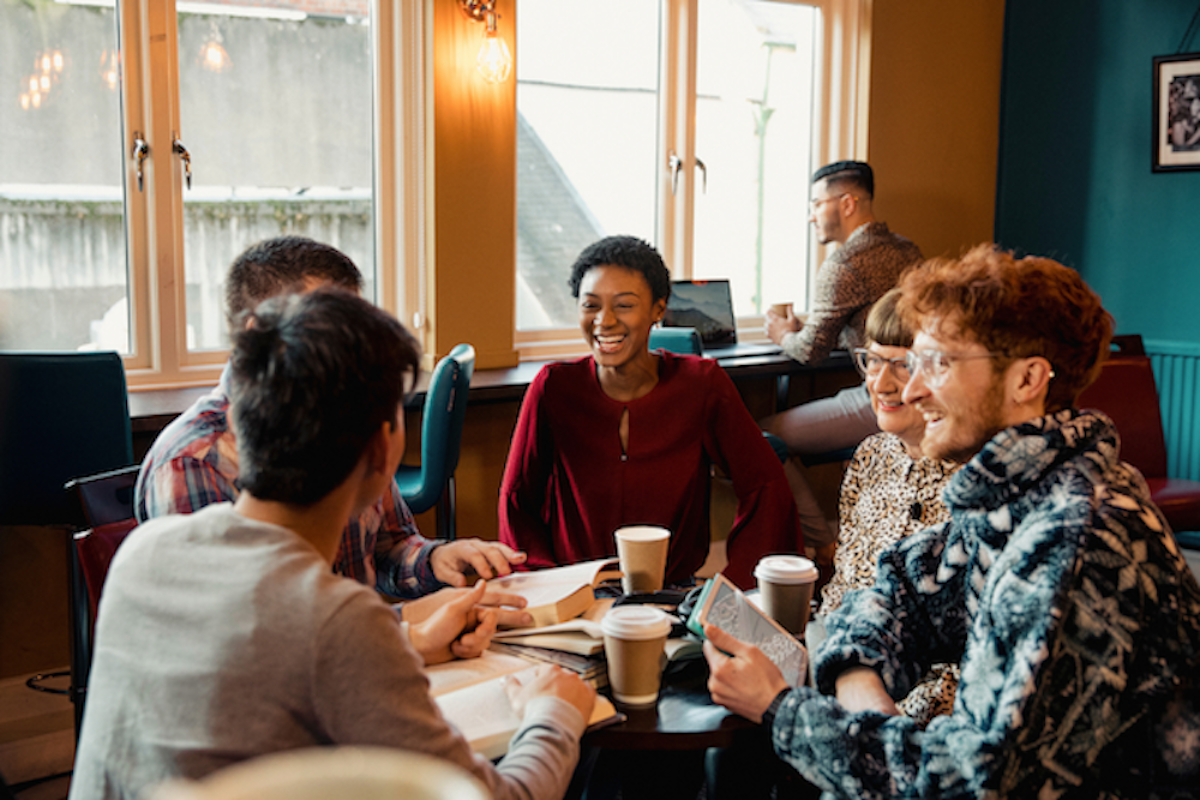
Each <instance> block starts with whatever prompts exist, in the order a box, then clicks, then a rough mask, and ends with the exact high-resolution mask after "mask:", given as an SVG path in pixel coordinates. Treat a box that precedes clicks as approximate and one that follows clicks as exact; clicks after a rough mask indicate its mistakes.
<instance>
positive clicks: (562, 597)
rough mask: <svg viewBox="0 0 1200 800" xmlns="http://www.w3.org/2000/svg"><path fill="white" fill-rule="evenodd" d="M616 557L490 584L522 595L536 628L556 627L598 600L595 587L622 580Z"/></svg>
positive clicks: (542, 571)
mask: <svg viewBox="0 0 1200 800" xmlns="http://www.w3.org/2000/svg"><path fill="white" fill-rule="evenodd" d="M618 563H619V562H618V561H617V559H615V558H601V559H597V560H596V561H584V562H582V563H579V564H571V565H570V566H566V567H551V568H550V569H540V570H536V571H532V572H514V573H512V574H511V575H505V576H503V577H501V578H493V579H492V580H490V581H488V584H489V585H490V586H491V587H492V588H494V589H496V590H498V591H502V592H511V593H512V594H519V595H521V596H522V597H524V598H525V600H526V602H527V603H528V605H527V606H526V607H525V610H526V611H528V612H529V613H530V614H532V615H533V624H534V626H535V627H536V626H542V625H554V624H556V623H559V622H565V621H567V620H569V619H574V618H575V617H578V616H579V615H580V614H582V613H583V612H585V611H587V610H588V608H590V607H591V605H592V603H594V602H595V601H596V593H595V592H594V591H593V587H594V586H596V585H597V584H599V583H601V582H603V581H606V580H610V579H613V578H619V577H621V571H620V570H619V569H617V564H618Z"/></svg>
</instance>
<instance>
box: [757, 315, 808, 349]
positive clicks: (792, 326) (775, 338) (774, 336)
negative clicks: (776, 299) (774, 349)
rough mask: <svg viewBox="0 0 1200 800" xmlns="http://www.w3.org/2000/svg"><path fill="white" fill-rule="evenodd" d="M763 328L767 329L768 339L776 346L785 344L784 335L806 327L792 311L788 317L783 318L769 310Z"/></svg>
mask: <svg viewBox="0 0 1200 800" xmlns="http://www.w3.org/2000/svg"><path fill="white" fill-rule="evenodd" d="M763 327H764V328H765V329H766V332H767V338H768V339H770V340H771V341H772V342H774V343H775V344H783V337H784V334H788V333H795V332H796V331H798V330H800V329H801V328H802V327H804V324H803V323H802V322H801V321H800V318H799V317H797V316H795V315H794V314H792V312H791V311H790V310H789V311H788V315H787V316H786V317H781V316H780V315H778V314H776V313H775V312H774V311H773V310H772V309H769V308H768V309H767V316H766V319H765V321H764V323H763Z"/></svg>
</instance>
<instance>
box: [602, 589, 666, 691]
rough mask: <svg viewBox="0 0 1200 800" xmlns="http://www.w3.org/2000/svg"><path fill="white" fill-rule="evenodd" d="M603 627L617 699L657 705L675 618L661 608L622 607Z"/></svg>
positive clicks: (611, 613)
mask: <svg viewBox="0 0 1200 800" xmlns="http://www.w3.org/2000/svg"><path fill="white" fill-rule="evenodd" d="M600 629H601V630H602V631H603V632H604V652H605V656H606V657H607V659H608V683H609V685H610V686H612V693H613V698H614V699H615V700H616V701H617V702H618V703H624V704H625V705H631V706H647V705H653V704H654V703H655V702H657V701H658V690H659V687H660V686H661V684H662V671H663V666H664V661H665V658H666V657H665V656H664V654H663V646H664V645H665V644H666V641H667V634H669V633H670V632H671V620H670V619H669V618H668V617H667V615H666V614H664V613H663V612H662V611H660V610H658V609H657V608H650V607H649V606H618V607H617V608H613V609H609V611H608V613H607V614H605V615H604V619H602V620H601V621H600Z"/></svg>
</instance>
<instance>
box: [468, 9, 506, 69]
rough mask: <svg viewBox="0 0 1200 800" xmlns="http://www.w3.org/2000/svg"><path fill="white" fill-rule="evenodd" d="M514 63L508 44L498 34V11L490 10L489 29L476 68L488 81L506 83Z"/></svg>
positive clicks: (485, 34) (484, 37)
mask: <svg viewBox="0 0 1200 800" xmlns="http://www.w3.org/2000/svg"><path fill="white" fill-rule="evenodd" d="M512 63H513V62H512V53H510V52H509V50H508V45H507V44H505V43H504V40H503V39H501V38H500V37H499V36H497V35H496V12H495V11H488V13H487V29H486V30H485V31H484V34H483V44H481V45H480V46H479V53H478V54H477V55H476V56H475V69H477V70H479V74H480V75H482V76H483V79H484V80H486V81H487V82H488V83H504V82H505V81H506V80H508V76H509V75H511V74H512Z"/></svg>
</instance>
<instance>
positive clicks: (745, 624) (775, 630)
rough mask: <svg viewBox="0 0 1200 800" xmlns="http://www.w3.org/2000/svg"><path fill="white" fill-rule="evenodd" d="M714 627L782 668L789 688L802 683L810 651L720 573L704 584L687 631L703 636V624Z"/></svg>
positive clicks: (688, 622) (780, 669) (781, 670)
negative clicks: (754, 647)
mask: <svg viewBox="0 0 1200 800" xmlns="http://www.w3.org/2000/svg"><path fill="white" fill-rule="evenodd" d="M706 622H707V623H709V624H710V625H714V626H716V627H718V628H720V629H721V630H723V631H725V632H726V633H728V634H729V635H731V636H733V638H735V639H737V640H738V641H740V642H749V643H750V644H752V645H754V646H756V647H757V648H758V649H759V650H761V651H762V652H763V655H765V656H766V657H767V658H769V659H771V661H772V662H773V663H774V664H775V666H777V667H779V671H780V672H782V673H783V679H784V680H785V681H787V683H788V685H789V686H800V685H802V684H803V682H804V679H805V674H806V672H807V670H808V652H807V651H806V650H805V649H804V646H803V645H801V644H800V643H799V642H797V641H796V638H795V637H794V636H792V634H790V633H788V632H787V630H786V629H785V628H784V627H783V626H782V625H780V624H779V623H778V622H776V621H775V620H773V619H771V618H770V617H768V616H767V615H766V612H764V611H763V610H762V609H761V608H759V607H758V606H757V605H755V604H754V603H753V602H751V601H750V600H749V599H748V598H747V597H746V595H745V594H743V593H742V590H741V589H739V588H738V587H736V586H734V585H733V583H732V582H730V580H729V579H728V578H726V577H725V576H724V575H722V574H721V573H720V572H718V573H717V574H716V575H715V576H714V577H713V578H712V580H710V581H708V583H706V584H705V585H704V588H703V589H702V590H701V592H700V597H699V598H698V599H697V600H696V607H695V609H694V610H693V611H692V615H691V617H689V618H688V621H687V627H688V630H690V631H692V633H694V634H696V635H697V636H699V637H701V638H703V637H704V623H706Z"/></svg>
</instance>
